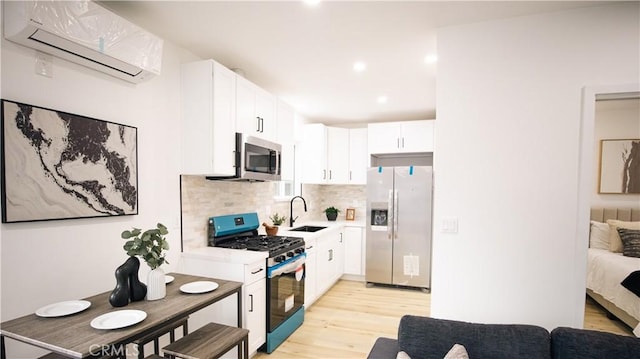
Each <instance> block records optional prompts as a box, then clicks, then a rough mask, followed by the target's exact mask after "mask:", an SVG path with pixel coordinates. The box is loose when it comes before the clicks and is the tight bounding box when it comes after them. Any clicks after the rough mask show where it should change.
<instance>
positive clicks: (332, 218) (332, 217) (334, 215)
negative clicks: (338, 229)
mask: <svg viewBox="0 0 640 359" xmlns="http://www.w3.org/2000/svg"><path fill="white" fill-rule="evenodd" d="M336 218H338V212H331V213H329V212H327V219H328V220H330V221H335V220H336Z"/></svg>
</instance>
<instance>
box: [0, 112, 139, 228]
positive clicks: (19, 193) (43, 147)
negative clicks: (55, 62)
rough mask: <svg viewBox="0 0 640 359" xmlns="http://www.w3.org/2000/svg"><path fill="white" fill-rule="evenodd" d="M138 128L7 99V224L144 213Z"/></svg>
mask: <svg viewBox="0 0 640 359" xmlns="http://www.w3.org/2000/svg"><path fill="white" fill-rule="evenodd" d="M137 141H138V140H137V129H136V128H135V127H131V126H125V125H120V124H117V123H112V122H107V121H102V120H97V119H93V118H89V117H85V116H79V115H74V114H70V113H66V112H61V111H56V110H50V109H46V108H41V107H37V106H32V105H27V104H22V103H18V102H13V101H8V100H2V222H3V223H11V222H29V221H44V220H54V219H68V218H84V217H102V216H121V215H132V214H138V170H137V169H138V159H137V157H138V154H137Z"/></svg>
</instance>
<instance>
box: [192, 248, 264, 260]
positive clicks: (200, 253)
mask: <svg viewBox="0 0 640 359" xmlns="http://www.w3.org/2000/svg"><path fill="white" fill-rule="evenodd" d="M268 255H269V253H268V252H257V251H244V250H240V249H229V248H220V247H203V248H196V249H191V250H189V251H188V252H183V253H182V257H183V258H198V259H208V260H213V261H216V262H227V263H239V264H252V263H255V262H258V261H260V260H264V259H265V258H267V256H268Z"/></svg>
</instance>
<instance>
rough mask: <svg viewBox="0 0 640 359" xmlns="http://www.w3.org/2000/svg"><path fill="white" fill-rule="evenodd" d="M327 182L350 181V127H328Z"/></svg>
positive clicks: (342, 182) (339, 182)
mask: <svg viewBox="0 0 640 359" xmlns="http://www.w3.org/2000/svg"><path fill="white" fill-rule="evenodd" d="M327 170H328V174H327V183H330V184H347V183H349V129H347V128H338V127H327Z"/></svg>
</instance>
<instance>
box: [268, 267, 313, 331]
mask: <svg viewBox="0 0 640 359" xmlns="http://www.w3.org/2000/svg"><path fill="white" fill-rule="evenodd" d="M305 269H306V268H305V265H304V264H302V265H301V266H300V267H298V268H296V269H295V270H292V271H291V272H289V273H283V274H280V275H278V276H275V277H272V278H269V279H268V283H267V295H268V297H269V298H268V308H269V313H268V315H267V327H268V329H269V332H272V331H273V330H274V329H276V328H277V327H278V326H279V325H280V324H282V322H284V321H285V320H286V319H287V318H289V317H290V316H291V315H292V314H293V313H295V312H296V311H297V310H298V309H299V308H301V307H302V306H303V305H304V271H305Z"/></svg>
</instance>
